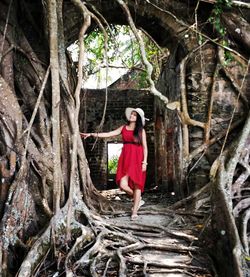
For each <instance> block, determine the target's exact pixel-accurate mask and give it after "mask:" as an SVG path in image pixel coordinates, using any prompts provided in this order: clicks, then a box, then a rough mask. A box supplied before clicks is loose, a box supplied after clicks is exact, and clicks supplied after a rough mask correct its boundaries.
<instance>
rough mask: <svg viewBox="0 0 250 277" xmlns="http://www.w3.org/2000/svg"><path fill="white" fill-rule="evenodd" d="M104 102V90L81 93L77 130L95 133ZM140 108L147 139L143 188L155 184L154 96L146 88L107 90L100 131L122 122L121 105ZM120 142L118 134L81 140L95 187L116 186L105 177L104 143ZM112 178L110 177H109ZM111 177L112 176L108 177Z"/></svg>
mask: <svg viewBox="0 0 250 277" xmlns="http://www.w3.org/2000/svg"><path fill="white" fill-rule="evenodd" d="M104 105H105V90H83V91H82V94H81V110H80V116H79V118H80V122H79V124H80V130H81V132H96V131H97V130H98V129H97V128H98V125H99V123H100V122H101V119H102V114H103V109H104ZM126 107H135V108H136V107H140V108H142V109H143V110H144V112H145V116H146V117H147V118H149V119H150V121H146V126H145V129H146V133H147V142H148V152H149V154H148V170H147V181H146V189H147V188H150V187H152V186H154V184H155V174H154V172H155V170H154V163H155V159H154V153H155V146H154V97H153V96H152V95H151V94H149V92H148V91H145V90H142V91H139V90H116V89H114V90H108V101H107V111H106V116H105V121H104V125H103V128H102V130H101V131H100V132H109V131H112V130H114V129H116V128H118V127H119V126H121V125H123V124H125V123H126V119H125V114H124V112H125V108H126ZM114 142H121V137H120V136H119V137H115V138H108V139H98V140H97V141H96V142H95V139H94V138H92V137H91V138H88V139H86V140H84V144H85V150H86V156H87V160H88V163H89V167H90V171H91V178H92V181H93V183H94V185H95V186H96V187H97V188H98V189H100V190H101V189H108V188H113V187H117V186H116V185H115V184H114V181H112V180H110V179H109V180H108V171H107V167H108V164H107V161H108V159H107V155H108V152H107V151H108V143H114ZM113 177H114V176H113ZM111 179H112V178H111Z"/></svg>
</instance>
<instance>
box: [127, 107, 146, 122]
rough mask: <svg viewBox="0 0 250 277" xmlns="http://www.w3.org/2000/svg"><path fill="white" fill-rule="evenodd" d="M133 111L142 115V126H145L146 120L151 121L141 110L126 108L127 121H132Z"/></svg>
mask: <svg viewBox="0 0 250 277" xmlns="http://www.w3.org/2000/svg"><path fill="white" fill-rule="evenodd" d="M133 111H135V112H137V113H138V114H139V115H140V117H141V121H142V125H143V126H144V125H145V120H149V119H148V118H146V117H145V115H144V111H143V110H142V109H141V108H126V110H125V115H126V118H127V120H129V119H130V115H131V113H132V112H133Z"/></svg>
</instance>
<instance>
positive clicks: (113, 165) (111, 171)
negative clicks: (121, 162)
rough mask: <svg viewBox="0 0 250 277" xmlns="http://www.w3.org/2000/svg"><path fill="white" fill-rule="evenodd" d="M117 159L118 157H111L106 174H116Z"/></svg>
mask: <svg viewBox="0 0 250 277" xmlns="http://www.w3.org/2000/svg"><path fill="white" fill-rule="evenodd" d="M118 159H119V157H118V156H113V157H112V159H110V160H109V161H108V174H116V170H117V165H118Z"/></svg>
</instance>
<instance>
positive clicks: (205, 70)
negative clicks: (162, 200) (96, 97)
mask: <svg viewBox="0 0 250 277" xmlns="http://www.w3.org/2000/svg"><path fill="white" fill-rule="evenodd" d="M184 57H185V53H184V51H183V50H181V46H180V45H179V46H177V48H176V49H175V50H173V51H172V53H171V55H170V56H169V59H168V60H167V62H166V63H165V67H164V69H163V71H162V73H161V76H160V79H159V82H158V89H159V91H161V92H162V93H163V94H164V95H166V96H167V97H168V99H169V101H170V102H172V101H180V102H181V95H180V62H181V60H182V59H183V58H184ZM216 63H217V60H216V47H215V46H214V45H212V44H207V45H206V46H204V47H203V49H202V51H197V52H195V53H194V54H193V57H191V58H190V59H189V60H188V61H187V66H186V72H185V76H186V80H185V83H186V88H185V89H186V97H187V103H188V113H189V116H190V118H191V119H194V120H197V121H199V122H202V123H204V124H205V126H208V125H206V124H207V121H208V110H209V106H210V105H211V107H212V118H211V125H210V128H211V129H210V130H211V131H210V135H209V137H208V138H205V128H201V127H197V126H188V128H187V129H188V146H189V154H192V152H193V151H194V150H196V149H197V148H198V147H200V146H201V145H203V144H204V142H205V141H206V139H207V141H209V140H210V139H211V138H214V137H216V136H218V135H219V134H223V133H224V135H225V134H226V131H227V129H228V126H229V125H230V120H231V117H232V114H233V113H234V116H233V120H232V123H234V122H237V120H239V118H244V115H246V113H247V111H248V107H247V105H246V104H244V102H247V101H249V96H250V93H249V91H250V89H249V79H250V78H249V77H248V76H246V80H245V84H244V86H243V88H242V91H243V92H244V95H242V97H240V98H239V101H237V96H238V92H237V90H236V89H235V88H234V87H233V84H232V82H231V81H230V80H229V79H228V78H227V77H226V76H225V73H224V71H223V69H222V67H220V69H219V70H218V72H217V74H215V69H216ZM231 63H232V71H231V72H230V74H231V75H232V76H233V77H234V80H237V82H238V86H239V87H240V85H241V83H240V82H241V81H242V80H243V78H244V73H245V71H244V70H246V69H244V68H242V67H241V66H240V63H238V62H237V60H235V61H233V62H231ZM211 96H212V98H211ZM244 98H245V99H246V100H244ZM211 99H212V101H211ZM235 135H237V129H236V130H235ZM233 137H234V133H233V134H232V133H230V136H229V137H228V138H227V140H226V145H228V144H229V143H230V139H231V140H232V138H233ZM155 141H156V145H157V147H156V157H155V159H156V169H155V170H156V180H157V183H158V184H159V187H160V188H162V189H163V190H168V191H169V190H170V191H171V190H172V191H175V192H176V194H177V196H178V197H179V198H183V197H185V196H187V195H189V194H190V193H191V192H193V191H195V190H197V189H199V188H201V187H202V186H204V185H205V184H206V183H207V182H208V181H209V171H210V168H211V165H212V163H213V161H214V160H215V158H217V157H218V155H219V153H220V151H221V149H222V145H223V143H224V136H222V138H221V139H220V140H215V143H214V144H212V145H211V146H210V147H209V148H207V149H206V151H201V152H200V153H199V154H198V155H196V156H195V157H194V159H192V162H191V163H190V164H189V165H188V166H186V164H187V160H188V159H186V160H185V159H184V153H183V152H184V151H183V149H182V146H183V130H182V124H181V120H180V116H179V115H178V114H177V112H176V111H175V110H174V111H172V110H168V109H166V107H164V106H163V105H162V103H161V102H160V101H158V100H157V101H155ZM185 163H186V164H185Z"/></svg>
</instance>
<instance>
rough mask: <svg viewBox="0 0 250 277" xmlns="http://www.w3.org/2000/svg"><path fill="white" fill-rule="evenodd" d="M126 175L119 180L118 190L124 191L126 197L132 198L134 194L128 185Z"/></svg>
mask: <svg viewBox="0 0 250 277" xmlns="http://www.w3.org/2000/svg"><path fill="white" fill-rule="evenodd" d="M128 178H129V177H128V175H125V176H123V177H122V178H121V181H120V188H121V190H123V191H125V192H126V193H127V194H128V195H130V196H133V194H134V192H133V190H132V189H131V188H130V187H129V185H128Z"/></svg>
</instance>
